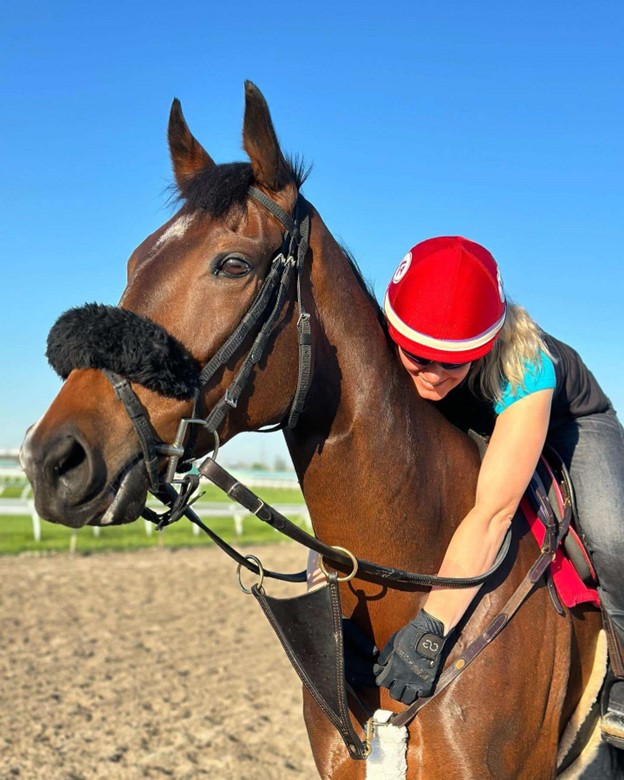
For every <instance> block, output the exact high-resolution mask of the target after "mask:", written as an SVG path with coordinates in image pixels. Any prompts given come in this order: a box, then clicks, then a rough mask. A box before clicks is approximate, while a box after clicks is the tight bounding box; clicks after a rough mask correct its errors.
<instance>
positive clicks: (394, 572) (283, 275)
mask: <svg viewBox="0 0 624 780" xmlns="http://www.w3.org/2000/svg"><path fill="white" fill-rule="evenodd" d="M248 194H249V196H250V197H251V198H253V199H254V200H255V201H256V202H257V203H259V204H260V205H262V206H263V207H264V208H266V209H267V211H269V213H270V214H272V215H273V216H274V217H275V218H276V219H277V220H278V222H280V223H281V225H282V227H283V228H284V233H283V236H282V243H281V245H280V247H279V248H278V249H277V250H276V253H275V256H274V257H273V259H272V261H271V265H270V269H269V271H268V273H267V276H266V278H265V280H264V282H263V283H262V286H261V287H260V290H259V291H258V294H257V295H256V297H255V299H254V301H253V302H252V304H251V306H250V307H249V309H248V310H247V312H246V313H245V315H244V316H243V318H242V319H241V321H240V323H239V324H238V325H237V326H236V328H235V329H234V331H233V332H232V333H231V334H230V336H229V337H228V338H227V339H226V340H225V342H224V343H223V345H222V346H221V347H220V348H219V349H218V350H217V351H216V353H215V354H214V355H213V356H212V357H211V358H210V359H209V360H208V362H207V363H206V364H205V366H204V367H203V368H201V369H200V367H199V366H198V365H195V360H194V358H193V357H192V356H191V355H190V354H188V353H187V352H186V350H185V349H184V347H183V346H182V345H181V344H180V343H179V342H175V339H173V338H172V337H171V336H170V335H169V334H168V333H167V332H166V331H165V330H164V329H163V328H161V327H160V326H159V325H156V324H155V323H153V322H151V321H148V320H146V319H145V318H142V317H140V316H138V315H135V314H134V313H132V312H130V311H127V310H123V309H119V308H116V307H105V306H104V307H98V306H97V305H90V304H87V305H86V306H85V307H82V309H76V310H70V311H69V312H66V313H65V314H64V315H62V316H61V317H60V318H59V321H58V322H57V323H56V325H55V326H54V327H53V328H52V330H51V332H50V336H49V337H48V359H49V360H50V362H51V364H52V366H53V367H54V368H55V370H56V371H57V372H58V373H59V374H60V375H61V376H62V377H63V378H66V375H67V374H68V373H69V371H70V370H71V369H73V368H97V369H99V370H101V371H102V373H103V374H104V376H105V377H106V378H107V379H108V381H109V382H110V383H111V384H112V386H113V389H114V391H115V394H116V395H117V398H118V399H119V400H120V401H121V403H122V404H123V405H124V408H125V410H126V412H127V414H128V417H129V419H130V421H131V423H132V425H133V427H134V430H135V432H136V434H137V437H138V440H139V444H140V448H141V452H142V455H143V462H144V465H145V469H146V473H147V477H148V481H149V490H150V492H151V493H152V494H153V495H154V496H155V497H156V498H157V499H158V500H160V501H161V502H162V503H163V504H164V505H165V507H166V510H165V511H164V512H161V513H158V512H156V511H154V510H153V509H151V508H150V507H147V506H146V507H145V508H144V509H143V512H142V516H143V517H144V518H146V519H147V520H150V521H151V522H154V523H156V525H157V527H158V528H159V529H162V528H164V527H165V526H167V525H170V524H171V523H174V522H176V521H177V520H179V519H180V518H181V517H183V516H185V517H187V518H188V519H189V520H190V521H191V522H193V523H194V524H195V525H197V526H199V527H200V528H201V529H202V530H203V531H204V532H205V533H206V534H208V535H209V536H210V538H211V539H212V540H213V541H214V542H215V544H217V545H218V546H219V547H220V548H221V549H222V550H224V551H225V552H226V553H227V554H228V555H230V556H231V557H232V558H233V559H234V560H236V561H237V562H238V564H239V565H240V566H244V567H245V568H247V569H249V570H251V571H253V572H254V573H256V574H259V575H260V576H261V578H262V577H264V576H267V577H273V578H276V579H282V580H286V581H289V582H302V581H305V571H304V572H298V573H296V574H281V573H277V572H271V571H267V570H263V569H262V567H261V565H259V564H257V563H255V562H253V561H251V560H250V559H249V556H247V557H245V556H242V555H240V553H238V552H237V551H236V550H235V549H234V548H232V547H231V546H230V545H228V544H227V543H226V542H225V541H224V540H222V539H221V538H220V537H219V536H218V535H217V534H215V533H214V532H213V531H212V530H211V529H210V528H208V527H207V526H206V525H205V524H204V523H203V522H202V521H201V520H200V518H199V517H198V516H197V514H196V513H195V512H194V510H193V508H192V506H191V505H192V504H193V502H194V501H195V500H197V498H198V497H199V496H198V495H197V489H198V487H199V483H200V475H201V476H204V477H206V478H208V479H209V480H210V481H212V482H213V483H214V484H215V485H217V487H219V488H221V489H222V490H223V491H224V492H226V493H227V495H228V496H229V497H230V498H232V499H234V500H235V501H237V502H238V503H239V504H241V505H242V506H244V507H245V508H246V509H248V511H250V512H251V513H252V514H255V515H256V516H257V517H258V518H259V519H260V520H262V521H263V522H265V523H268V524H269V525H271V526H273V527H274V528H275V529H276V530H278V531H280V532H281V533H283V534H284V535H286V536H289V537H290V538H291V539H294V540H295V541H297V542H299V543H301V544H303V545H305V546H306V547H308V548H309V549H311V550H314V551H315V552H317V553H319V555H321V556H322V557H325V558H326V560H327V561H330V562H331V563H332V565H336V566H337V567H338V568H342V569H345V568H346V570H347V571H350V572H351V573H350V574H349V577H348V578H349V579H350V578H351V577H353V576H355V573H356V572H359V576H361V577H362V576H363V577H368V578H374V579H377V580H381V581H382V582H384V583H388V584H390V583H394V584H397V585H398V584H401V585H418V586H426V587H431V586H434V585H439V586H446V587H452V588H467V587H473V586H475V585H479V584H481V583H483V582H485V580H487V579H488V577H490V576H491V574H492V573H493V572H494V571H496V569H498V567H499V566H500V565H501V563H502V562H503V560H504V559H505V557H506V554H507V552H508V550H509V547H510V543H511V535H510V534H507V536H506V538H505V541H504V543H503V545H502V547H501V550H500V552H499V554H498V556H497V559H496V561H495V563H494V565H493V566H492V568H491V569H490V570H489V571H487V572H485V573H484V574H481V575H479V576H476V577H463V578H451V577H439V576H436V575H431V574H419V573H416V572H409V571H405V570H402V569H397V568H394V567H391V566H384V565H382V564H377V563H374V562H372V561H367V560H364V559H358V558H356V557H355V556H354V555H353V554H352V553H351V552H349V551H348V550H345V549H344V548H340V547H330V546H329V545H327V544H325V543H324V542H322V541H321V540H320V539H317V538H316V537H315V536H312V535H311V534H309V533H307V532H306V531H304V530H303V529H302V528H300V527H299V526H297V525H296V524H294V523H292V522H291V521H290V520H288V518H286V517H284V516H283V515H282V514H280V513H279V512H278V511H277V510H276V509H275V508H274V507H271V506H270V505H269V504H267V503H266V502H264V501H262V499H260V498H259V497H258V496H256V495H255V494H254V493H252V492H251V491H250V490H249V489H248V488H247V487H245V486H244V485H242V484H241V483H240V482H238V480H236V478H235V477H233V476H232V475H231V474H230V473H229V472H228V471H226V470H225V469H224V468H223V467H221V466H220V465H219V464H218V463H217V462H216V456H217V453H218V449H219V434H218V431H219V428H220V426H221V425H222V423H223V422H224V420H225V419H226V417H227V415H228V414H229V413H230V412H231V411H232V409H235V408H236V406H237V404H238V402H239V399H240V397H241V394H242V393H243V391H244V389H245V387H246V386H247V384H248V382H249V379H250V377H251V373H252V371H253V368H254V366H256V365H257V363H258V362H259V361H260V360H261V359H262V356H263V355H264V354H265V351H266V348H267V345H268V343H269V341H270V339H271V335H272V334H273V332H274V329H275V326H276V324H277V322H278V319H279V317H280V313H281V312H282V309H283V307H284V304H285V303H286V301H287V300H288V296H289V294H290V291H291V287H292V284H293V279H294V280H295V286H296V293H295V294H296V304H297V308H298V319H297V330H298V342H299V345H298V347H299V360H298V377H297V385H296V389H295V393H294V395H293V399H292V401H291V405H290V409H289V412H288V414H287V416H285V420H283V421H281V422H279V423H278V424H277V425H275V426H273V427H272V428H271V429H270V430H278V429H280V428H283V427H285V426H288V427H289V428H291V429H292V428H295V426H296V425H297V423H298V421H299V418H300V415H301V414H302V412H303V409H304V406H305V401H306V397H307V395H308V390H309V388H310V384H311V378H312V337H311V323H310V314H309V313H308V312H307V311H306V310H305V306H304V303H303V296H302V285H301V278H302V273H303V268H304V262H305V258H306V255H307V252H308V248H309V236H310V215H309V206H308V203H307V201H306V200H305V199H304V198H303V196H302V195H298V197H297V201H296V203H295V207H294V209H293V213H292V215H290V214H288V213H287V212H286V211H284V209H282V208H281V206H279V205H278V204H277V203H275V201H273V200H272V199H271V198H269V197H268V196H267V195H265V194H264V193H263V192H262V191H260V190H258V189H257V188H255V187H250V188H249V190H248ZM98 316H101V317H103V325H104V329H105V328H106V323H107V322H109V323H112V324H113V325H114V326H115V327H117V326H119V325H121V328H122V330H121V333H122V334H123V333H127V332H128V330H130V331H132V329H133V328H136V329H137V333H138V332H139V331H140V332H142V333H143V340H142V342H141V347H142V348H143V350H144V351H145V350H147V351H148V352H149V350H150V344H151V343H152V339H156V340H157V341H160V340H163V339H165V340H167V339H168V340H169V341H171V342H175V343H173V345H171V344H169V347H168V349H169V352H168V353H167V354H168V355H170V356H171V360H172V362H173V363H174V364H175V365H180V366H182V367H184V368H186V373H189V369H188V366H189V364H190V365H191V369H190V378H188V377H187V381H186V383H183V384H184V387H185V388H186V389H185V390H183V391H182V393H180V392H179V391H177V390H175V389H171V388H170V389H169V390H167V391H166V392H165V391H164V392H165V394H169V395H171V396H172V397H179V398H183V397H184V398H186V399H187V400H188V399H189V398H190V399H191V400H192V413H191V416H190V417H183V418H182V419H181V420H180V421H179V423H178V428H177V432H176V435H175V438H174V440H173V442H172V443H170V444H168V443H166V442H163V441H160V440H158V439H157V438H156V436H155V435H154V430H153V428H152V425H151V424H150V420H149V417H148V414H147V411H146V409H145V408H144V406H143V405H142V403H141V402H140V400H139V398H138V396H137V395H136V393H135V391H134V390H133V388H132V385H131V381H136V382H137V383H138V384H145V385H146V386H147V387H150V384H147V381H148V380H142V379H141V378H137V377H140V376H141V374H140V372H139V374H137V373H136V372H135V370H134V368H133V366H131V365H129V364H128V363H127V362H126V363H124V364H123V365H124V367H123V374H124V375H122V374H121V373H118V372H117V371H115V370H113V368H114V367H115V365H116V363H115V360H114V359H113V358H112V357H111V355H110V354H107V353H106V352H104V353H103V354H101V353H100V352H99V351H98V349H97V345H98V339H97V338H96V339H95V341H94V340H93V338H92V339H91V341H88V340H87V341H86V342H85V339H84V338H83V329H87V328H88V323H89V321H90V320H91V318H95V317H98ZM100 327H102V323H100ZM256 331H257V332H256ZM253 332H256V336H255V338H254V341H253V343H252V346H251V348H250V350H249V352H248V353H247V355H246V357H245V358H244V360H243V362H242V364H241V366H240V368H239V369H238V372H237V373H236V376H235V377H234V378H233V380H232V381H231V382H230V384H229V386H228V387H227V389H226V390H225V392H224V393H223V395H222V396H221V398H220V399H219V400H218V401H217V403H216V404H214V406H213V407H212V409H211V410H210V412H209V414H208V415H207V416H206V417H204V416H203V414H202V399H203V396H204V390H205V388H206V387H207V386H208V385H209V384H210V382H211V381H212V379H213V378H214V376H215V375H216V374H217V372H218V371H219V370H220V369H221V368H223V367H224V366H225V365H226V364H227V363H228V362H229V361H230V359H231V358H232V357H233V356H234V355H235V354H236V353H237V352H238V350H239V349H240V347H241V346H242V345H243V343H244V342H245V341H246V340H247V338H248V337H249V336H250V335H251V334H252V333H253ZM98 333H99V335H100V336H102V331H101V330H100V331H99V332H97V331H96V335H98ZM66 341H69V342H70V344H73V345H74V347H75V348H76V354H73V351H72V349H71V348H70V349H69V353H70V354H69V356H67V355H64V354H63V347H62V346H61V345H63V344H64V343H65V342H66ZM51 342H52V346H51ZM81 347H82V348H81ZM96 352H97V354H95V353H96ZM78 353H80V354H78ZM143 358H144V354H143V353H142V352H141V351H140V350H138V351H137V359H138V360H139V361H142V360H143ZM111 366H112V367H111ZM152 389H153V388H152ZM176 393H177V394H176ZM202 429H203V430H205V431H206V432H207V433H208V434H209V435H212V437H213V440H214V445H213V449H212V454H211V455H208V456H207V457H206V458H205V459H204V460H203V461H202V463H201V464H200V465H199V467H198V471H199V474H197V473H194V472H191V471H190V469H191V467H192V465H193V461H194V458H195V456H194V450H195V445H196V442H197V436H198V433H199V431H200V430H202ZM163 458H167V466H166V469H164V472H165V473H164V476H163V474H162V472H163V469H162V459H163ZM178 474H183V475H184V476H179V477H178V476H177V475H178Z"/></svg>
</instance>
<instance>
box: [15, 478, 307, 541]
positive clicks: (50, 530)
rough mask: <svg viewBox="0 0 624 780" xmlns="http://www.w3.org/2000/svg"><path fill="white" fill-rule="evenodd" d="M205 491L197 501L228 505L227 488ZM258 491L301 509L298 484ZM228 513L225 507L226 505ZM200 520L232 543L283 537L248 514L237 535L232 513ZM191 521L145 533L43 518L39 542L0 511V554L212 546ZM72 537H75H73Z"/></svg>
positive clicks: (133, 526)
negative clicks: (68, 524) (69, 525)
mask: <svg viewBox="0 0 624 780" xmlns="http://www.w3.org/2000/svg"><path fill="white" fill-rule="evenodd" d="M25 485H26V482H24V483H23V484H21V485H20V484H17V485H15V484H11V485H10V486H7V487H5V488H4V490H3V491H2V493H0V501H2V499H3V498H20V497H21V495H22V492H23V490H24V487H25ZM202 491H203V493H204V495H203V496H202V497H201V498H200V499H199V503H203V502H218V503H223V505H224V510H225V509H226V507H228V509H229V507H230V506H232V503H233V502H232V501H231V499H229V498H228V497H227V496H226V495H225V493H223V492H222V491H221V490H219V488H217V487H215V486H214V485H203V486H202ZM257 492H258V494H259V495H260V496H261V498H262V500H263V501H266V502H267V503H269V504H273V505H275V504H277V505H279V504H291V505H292V504H301V505H302V511H303V509H304V506H305V504H304V500H303V495H302V493H301V490H300V489H299V488H258V489H257ZM226 512H227V510H226ZM202 519H203V522H204V523H205V524H206V525H207V526H208V527H209V528H211V529H212V530H214V531H215V532H216V533H218V534H219V536H221V537H223V538H224V539H225V540H226V541H227V542H229V543H230V544H234V545H235V546H236V545H245V544H261V543H266V542H274V541H278V540H282V539H285V538H286V537H284V536H283V535H282V534H279V533H277V532H276V531H275V530H274V529H273V528H271V527H270V526H268V525H267V524H266V523H263V522H261V521H260V520H258V518H256V517H253V516H252V515H245V517H244V520H243V533H242V534H241V535H240V536H239V535H237V534H236V532H235V526H234V521H233V519H232V517H231V515H228V514H224V516H223V517H207V518H202ZM290 519H292V520H293V521H294V522H297V523H300V524H302V525H303V519H302V517H299V516H297V515H295V514H294V513H293V516H292V517H291V518H290ZM193 529H194V526H193V525H192V524H191V523H190V522H189V521H188V520H185V519H182V520H180V521H179V522H177V523H175V524H174V525H172V526H169V527H168V528H165V529H164V530H163V531H156V529H155V528H154V529H153V530H152V534H151V535H149V536H148V534H147V532H146V530H145V524H144V522H143V520H142V519H141V520H137V521H136V522H134V523H129V524H128V525H124V526H112V527H111V526H109V527H106V528H100V529H99V532H97V535H96V533H94V530H93V528H81V529H80V530H78V531H73V530H72V529H70V528H66V527H65V526H61V525H56V524H54V523H48V522H46V521H45V520H42V521H41V541H39V542H37V541H35V540H34V539H33V529H32V520H31V519H30V517H28V516H26V515H24V516H21V515H20V516H12V515H6V516H0V555H16V554H19V553H23V552H50V551H67V550H69V549H72V548H75V550H76V551H77V552H85V553H90V552H97V551H104V550H132V549H139V548H142V547H156V546H164V547H195V546H201V545H204V546H205V545H212V544H213V542H211V541H210V539H209V538H208V537H207V536H206V534H204V532H203V531H200V533H199V535H196V534H194V533H193ZM72 537H74V538H73V539H72Z"/></svg>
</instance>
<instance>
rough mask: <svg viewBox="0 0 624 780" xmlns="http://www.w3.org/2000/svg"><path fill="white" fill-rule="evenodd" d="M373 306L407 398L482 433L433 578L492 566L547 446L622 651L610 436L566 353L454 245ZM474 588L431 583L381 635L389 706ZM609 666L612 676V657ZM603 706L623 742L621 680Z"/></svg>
mask: <svg viewBox="0 0 624 780" xmlns="http://www.w3.org/2000/svg"><path fill="white" fill-rule="evenodd" d="M384 308H385V313H386V318H387V321H388V326H389V331H390V336H391V337H392V339H393V340H394V341H395V342H396V344H397V345H398V354H399V358H400V360H401V363H402V364H403V366H404V367H405V370H406V371H407V372H408V373H409V374H410V376H411V378H412V380H413V382H414V387H415V389H416V391H417V392H418V394H419V395H420V396H421V397H422V398H424V399H426V400H428V401H432V402H434V403H436V404H438V405H439V407H440V409H441V411H442V412H443V413H444V414H445V415H446V416H447V417H448V418H449V419H450V420H451V421H452V422H453V423H454V424H456V425H458V427H460V428H463V429H465V430H467V429H468V428H472V429H474V430H477V431H478V432H479V433H484V434H488V435H490V442H489V446H488V449H487V452H486V454H485V457H484V459H483V463H482V465H481V469H480V472H479V478H478V483H477V492H476V497H475V504H474V507H473V508H472V509H471V510H470V512H469V513H468V514H467V515H466V517H465V518H464V520H463V521H462V522H461V524H460V525H459V527H458V528H457V530H456V532H455V534H454V536H453V538H452V540H451V542H450V544H449V547H448V550H447V552H446V555H445V557H444V560H443V561H442V565H441V567H440V570H439V574H440V575H441V576H444V577H472V576H475V575H478V574H481V573H483V572H485V571H486V570H487V569H488V568H489V567H490V566H491V565H492V563H493V562H494V559H495V557H496V553H497V552H498V550H499V547H500V545H501V543H502V540H503V538H504V536H505V533H506V531H507V529H508V528H509V525H510V523H511V521H512V518H513V516H514V514H515V512H516V509H517V507H518V504H519V503H520V499H521V498H522V495H523V493H524V491H525V489H526V487H527V485H528V484H529V481H530V479H531V476H532V474H533V471H534V470H535V467H536V464H537V461H538V459H539V456H540V453H541V451H542V448H543V446H544V443H545V442H546V441H548V442H549V443H550V444H552V445H553V447H554V448H555V449H556V450H557V451H558V452H559V453H560V454H561V456H562V457H563V459H564V461H565V463H566V465H567V467H568V469H569V471H570V473H571V476H572V480H573V483H574V486H575V491H576V501H577V508H578V515H579V520H580V524H581V527H582V530H583V533H584V535H585V538H586V541H587V544H588V546H589V549H590V551H591V553H592V560H593V563H594V566H595V569H596V571H597V574H598V578H599V580H600V588H599V591H600V596H601V599H602V604H603V606H604V609H605V611H606V613H607V614H608V616H609V617H610V619H611V621H612V624H613V627H614V629H615V634H616V636H617V637H618V638H619V640H620V642H621V644H622V647H624V567H623V566H622V565H621V561H622V560H624V522H623V521H624V517H623V514H624V431H623V429H622V426H621V425H620V423H619V422H618V419H617V417H616V414H615V411H614V410H613V408H612V406H611V403H610V401H609V399H608V398H607V397H606V395H605V394H604V393H603V392H602V390H601V389H600V386H599V385H598V383H597V382H596V380H595V379H594V377H593V376H592V374H591V373H590V372H589V371H588V369H587V368H586V366H585V364H584V363H583V362H582V360H581V358H580V357H579V355H578V354H577V353H576V352H575V351H574V350H572V349H571V348H570V347H568V346H567V345H565V344H563V343H561V342H560V341H557V340H556V339H554V338H552V337H551V336H549V335H547V334H545V333H543V332H542V331H541V330H540V329H539V328H538V327H537V325H536V324H535V323H534V322H533V320H532V319H531V318H530V317H529V315H528V314H527V313H526V312H525V311H524V309H522V308H521V307H520V306H517V305H515V304H513V303H508V302H507V301H506V299H505V294H504V291H503V286H502V282H501V277H500V272H499V270H498V266H497V264H496V261H495V260H494V258H493V257H492V255H491V254H490V253H489V252H488V251H487V249H485V248H484V247H482V246H480V245H479V244H476V243H475V242H473V241H468V240H467V239H465V238H459V237H441V238H432V239H429V240H428V241H424V242H422V243H421V244H418V245H417V246H415V247H414V248H413V249H412V250H411V251H410V252H408V254H407V255H406V256H405V257H404V258H403V260H402V261H401V263H400V264H399V267H398V268H397V270H396V272H395V274H394V277H393V278H392V280H391V282H390V284H389V286H388V290H387V293H386V299H385V305H384ZM478 590H479V588H472V589H461V590H453V589H448V588H434V589H433V590H432V591H431V592H430V594H429V596H428V598H427V600H426V601H425V604H424V607H423V609H422V611H421V612H420V613H419V614H418V615H417V616H416V617H415V618H414V620H413V621H411V622H410V623H409V624H408V625H407V626H405V627H403V628H402V629H401V630H400V631H398V632H396V633H395V634H394V635H393V636H392V637H391V639H390V640H389V642H388V644H387V645H386V647H385V649H384V650H383V651H382V653H381V654H380V656H379V659H378V663H377V665H376V666H375V674H376V676H377V684H378V685H381V686H384V687H386V688H388V689H389V690H390V695H391V696H392V698H394V699H396V700H398V701H402V702H404V703H406V704H408V703H411V702H412V701H413V700H414V699H415V698H416V696H428V695H429V694H430V693H431V692H432V690H433V688H434V686H435V682H436V679H437V677H438V674H439V672H440V669H441V666H442V661H443V656H444V653H443V648H444V645H445V643H446V642H447V640H448V639H449V637H450V636H451V634H452V632H453V629H454V628H455V626H456V625H457V624H458V623H459V621H460V620H461V618H462V616H463V615H464V613H465V611H466V609H467V608H468V606H469V604H470V602H471V601H472V600H473V598H474V596H475V594H476V593H477V592H478ZM432 648H434V649H433V650H432ZM435 648H437V650H436V649H435ZM616 649H617V648H616ZM613 655H617V653H614V654H613ZM612 666H613V668H614V672H616V673H617V675H618V677H620V678H623V677H624V668H623V667H622V665H621V664H619V659H616V658H613V657H612ZM608 706H609V709H608V712H607V713H606V715H605V717H604V718H603V721H602V728H603V737H604V738H605V739H608V741H610V742H611V743H612V744H615V745H616V746H618V747H624V681H621V679H620V680H617V681H616V683H615V684H614V685H613V686H612V688H611V693H610V696H609V702H608Z"/></svg>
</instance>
